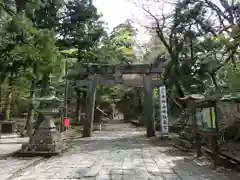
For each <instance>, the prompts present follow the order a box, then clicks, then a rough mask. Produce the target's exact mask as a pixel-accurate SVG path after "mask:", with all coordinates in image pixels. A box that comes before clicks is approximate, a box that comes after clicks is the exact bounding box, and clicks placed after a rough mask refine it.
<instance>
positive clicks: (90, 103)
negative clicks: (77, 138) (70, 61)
mask: <svg viewBox="0 0 240 180" xmlns="http://www.w3.org/2000/svg"><path fill="white" fill-rule="evenodd" d="M96 86H97V82H96V75H93V76H92V77H91V81H90V83H89V84H88V93H87V100H86V119H85V122H84V126H83V133H82V134H83V137H91V136H92V130H93V119H94V109H95V98H96Z"/></svg>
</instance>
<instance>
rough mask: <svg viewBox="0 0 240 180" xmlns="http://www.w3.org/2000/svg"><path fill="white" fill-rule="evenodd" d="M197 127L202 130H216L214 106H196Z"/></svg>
mask: <svg viewBox="0 0 240 180" xmlns="http://www.w3.org/2000/svg"><path fill="white" fill-rule="evenodd" d="M196 120H197V128H198V130H199V131H202V132H217V126H216V115H215V107H208V108H196Z"/></svg>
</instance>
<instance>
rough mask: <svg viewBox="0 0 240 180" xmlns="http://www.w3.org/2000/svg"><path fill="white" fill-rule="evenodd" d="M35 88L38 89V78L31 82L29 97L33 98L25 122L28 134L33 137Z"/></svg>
mask: <svg viewBox="0 0 240 180" xmlns="http://www.w3.org/2000/svg"><path fill="white" fill-rule="evenodd" d="M34 72H35V69H34ZM35 89H36V79H33V80H32V84H31V90H30V96H29V99H30V100H31V102H30V104H29V108H28V114H27V120H26V124H25V129H26V130H27V134H28V136H29V137H32V122H33V118H34V101H35V96H36V92H35Z"/></svg>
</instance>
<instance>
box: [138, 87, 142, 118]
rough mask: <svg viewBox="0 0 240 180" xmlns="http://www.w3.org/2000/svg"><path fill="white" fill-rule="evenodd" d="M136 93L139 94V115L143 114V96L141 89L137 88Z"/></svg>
mask: <svg viewBox="0 0 240 180" xmlns="http://www.w3.org/2000/svg"><path fill="white" fill-rule="evenodd" d="M136 93H137V98H138V109H139V114H142V113H143V104H142V94H141V89H140V88H136Z"/></svg>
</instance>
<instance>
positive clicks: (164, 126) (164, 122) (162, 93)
mask: <svg viewBox="0 0 240 180" xmlns="http://www.w3.org/2000/svg"><path fill="white" fill-rule="evenodd" d="M159 98H160V113H161V114H160V117H161V130H162V136H168V112H167V93H166V87H165V86H160V87H159Z"/></svg>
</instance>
